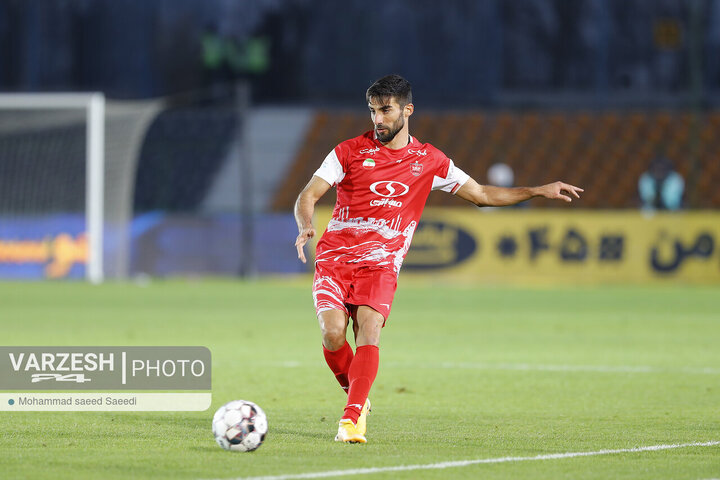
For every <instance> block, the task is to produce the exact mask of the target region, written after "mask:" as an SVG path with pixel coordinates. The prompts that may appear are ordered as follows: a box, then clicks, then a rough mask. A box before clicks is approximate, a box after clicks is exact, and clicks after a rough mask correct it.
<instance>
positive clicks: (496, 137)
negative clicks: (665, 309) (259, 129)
mask: <svg viewBox="0 0 720 480" xmlns="http://www.w3.org/2000/svg"><path fill="white" fill-rule="evenodd" d="M370 125H371V124H370V121H369V118H368V116H367V114H365V113H357V112H347V111H327V110H325V111H319V112H318V113H317V114H316V116H315V119H314V122H313V124H312V126H311V127H310V128H309V129H308V134H307V136H306V138H305V142H304V144H303V145H302V147H301V148H300V150H299V151H298V153H297V156H296V159H295V162H294V164H293V166H292V167H291V169H290V170H289V172H290V173H289V174H288V175H287V177H286V178H285V182H284V183H283V184H281V185H280V187H279V188H278V190H277V192H276V194H275V198H274V201H273V208H274V209H275V210H287V209H289V208H292V206H293V203H294V201H295V198H296V196H297V194H298V192H299V191H300V190H301V189H302V188H303V186H304V185H305V183H306V182H307V181H308V179H309V178H310V177H311V176H312V174H313V172H314V171H315V169H316V168H317V167H318V166H319V165H320V163H321V162H322V160H323V159H324V158H325V156H326V155H327V153H328V152H329V151H330V149H331V148H333V147H334V146H335V145H336V144H338V143H340V142H341V141H343V140H345V139H347V138H351V137H354V136H357V135H359V134H361V133H362V132H364V131H366V130H368V129H369V128H370ZM719 131H720V112H717V111H713V112H707V113H703V114H698V115H694V114H692V113H690V112H687V111H669V110H666V111H602V112H596V111H523V112H517V111H497V112H428V113H416V114H415V115H414V116H413V118H412V128H411V132H412V134H413V135H415V136H417V137H418V138H419V139H421V140H423V141H427V142H430V143H432V144H433V145H435V146H437V147H438V148H440V149H441V150H443V151H444V152H446V153H447V154H448V155H449V156H450V157H451V158H452V159H453V160H454V161H455V162H456V163H457V164H458V165H459V166H461V168H463V169H464V170H465V171H466V172H467V173H468V174H470V175H471V176H473V177H474V178H475V179H477V180H478V181H479V182H480V183H485V182H487V179H486V178H485V176H486V172H487V169H488V167H489V166H490V165H492V164H493V163H495V162H498V161H502V162H505V163H507V164H508V165H509V166H510V167H512V169H513V171H514V172H515V177H516V178H515V183H516V184H517V185H534V184H539V183H542V182H549V181H552V180H555V179H558V178H561V179H563V180H565V181H567V182H571V183H573V184H575V185H581V186H582V187H584V188H585V194H584V195H583V199H582V206H583V207H587V208H637V207H638V206H639V200H638V194H637V182H638V178H639V177H640V175H641V173H642V172H643V171H644V170H645V169H646V168H647V166H648V165H649V163H650V161H651V160H652V159H653V158H654V157H655V156H657V155H665V156H666V157H668V158H669V159H671V160H672V162H673V163H674V165H675V167H676V170H677V171H678V172H679V173H680V174H681V175H682V176H683V177H684V178H685V180H686V183H687V184H688V186H692V185H693V184H695V188H694V189H692V188H686V192H691V193H689V196H690V197H691V198H687V199H686V200H685V204H686V205H687V206H691V207H693V208H718V207H720V189H718V188H714V186H715V185H717V184H718V182H720V162H719V161H718V160H720V137H719V136H718V135H717V132H719ZM700 172H702V175H701V174H700ZM333 202H334V195H327V196H325V197H324V198H323V199H321V202H320V203H321V204H324V205H332V204H333ZM428 205H434V206H439V205H457V200H455V199H453V198H452V197H450V196H448V195H439V194H433V195H431V196H430V199H429V201H428ZM551 205H552V206H553V207H558V206H559V205H560V204H558V203H556V202H555V203H553V202H551V201H549V200H545V199H536V200H534V201H533V206H534V207H546V206H551Z"/></svg>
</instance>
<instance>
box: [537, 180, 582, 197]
mask: <svg viewBox="0 0 720 480" xmlns="http://www.w3.org/2000/svg"><path fill="white" fill-rule="evenodd" d="M584 191H585V190H583V189H582V188H580V187H576V186H575V185H570V184H569V183H563V182H555V183H548V184H547V185H543V186H542V187H540V195H542V196H543V197H545V198H550V199H553V200H555V199H557V200H565V201H566V202H572V198H571V197H570V195H572V196H574V197H575V198H580V193H579V192H584ZM565 194H567V195H565Z"/></svg>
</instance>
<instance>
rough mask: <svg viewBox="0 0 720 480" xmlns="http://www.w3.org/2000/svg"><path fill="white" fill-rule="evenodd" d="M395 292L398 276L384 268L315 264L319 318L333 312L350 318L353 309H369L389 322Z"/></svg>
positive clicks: (314, 288)
mask: <svg viewBox="0 0 720 480" xmlns="http://www.w3.org/2000/svg"><path fill="white" fill-rule="evenodd" d="M396 289H397V274H396V273H395V272H393V271H391V270H387V269H385V268H378V267H358V266H355V265H348V264H346V263H336V264H330V265H328V264H326V263H324V262H323V264H317V263H316V264H315V278H314V279H313V299H314V300H315V311H316V312H317V314H318V315H320V312H324V311H326V310H333V309H336V310H342V311H344V312H345V313H347V314H348V315H350V313H351V312H350V310H351V307H352V306H354V305H367V306H369V307H371V308H373V309H374V310H377V311H378V312H380V314H381V315H382V316H383V317H384V318H385V320H387V318H388V315H390V307H391V306H392V302H393V297H394V296H395V290H396Z"/></svg>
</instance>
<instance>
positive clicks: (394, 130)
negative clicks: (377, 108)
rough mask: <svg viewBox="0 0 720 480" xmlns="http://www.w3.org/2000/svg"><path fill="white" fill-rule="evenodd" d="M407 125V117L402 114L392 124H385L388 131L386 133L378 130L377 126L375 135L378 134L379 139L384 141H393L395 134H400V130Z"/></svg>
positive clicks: (384, 126)
mask: <svg viewBox="0 0 720 480" xmlns="http://www.w3.org/2000/svg"><path fill="white" fill-rule="evenodd" d="M404 126H405V117H403V116H402V115H400V118H398V119H397V120H395V122H394V123H393V124H392V125H390V126H387V125H383V126H382V127H383V128H386V129H387V131H386V132H385V133H382V134H381V133H379V132H378V131H377V127H375V136H377V139H378V140H380V141H381V142H382V143H388V142H391V141H392V139H393V138H395V135H397V134H398V132H399V131H400V130H402V128H403V127H404Z"/></svg>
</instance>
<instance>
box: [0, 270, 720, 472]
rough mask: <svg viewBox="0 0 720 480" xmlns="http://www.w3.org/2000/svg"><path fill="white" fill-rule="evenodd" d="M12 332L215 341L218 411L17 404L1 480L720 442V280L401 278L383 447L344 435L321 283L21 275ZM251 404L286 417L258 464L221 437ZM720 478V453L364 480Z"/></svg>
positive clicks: (125, 340) (383, 400) (256, 456)
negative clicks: (313, 286)
mask: <svg viewBox="0 0 720 480" xmlns="http://www.w3.org/2000/svg"><path fill="white" fill-rule="evenodd" d="M0 327H2V336H3V342H2V343H3V344H5V345H204V346H207V347H209V348H210V350H211V351H212V355H213V404H212V407H211V409H209V410H208V411H205V412H169V413H162V412H153V413H143V412H137V413H123V412H62V413H56V412H25V413H12V412H3V413H1V414H0V421H1V422H2V430H1V431H2V434H1V435H0V453H1V454H0V477H2V478H19V479H25V478H33V479H36V478H37V479H42V478H48V479H49V478H52V479H94V478H103V479H126V478H139V479H162V478H167V479H208V478H242V477H258V476H281V475H292V474H301V473H306V472H327V471H332V470H347V469H358V468H372V467H378V468H382V467H392V466H399V465H429V464H436V463H443V462H454V461H461V460H479V459H497V458H502V457H534V456H538V455H549V454H554V453H567V452H598V451H601V450H616V449H627V448H634V447H643V446H653V445H669V444H685V443H697V442H712V441H718V440H720V293H719V292H718V289H717V287H714V286H713V287H710V286H708V287H687V286H664V287H593V288H590V287H588V288H525V289H523V288H504V287H503V288H501V287H486V286H467V285H454V286H446V285H442V284H421V283H415V282H413V281H405V280H404V279H403V277H402V276H401V278H400V288H399V291H398V294H397V296H396V301H395V305H394V306H393V313H392V315H391V316H390V320H389V322H388V326H387V327H386V328H385V329H384V331H383V338H382V342H381V346H380V347H381V348H380V372H379V374H378V377H377V380H376V382H375V385H374V386H373V390H372V392H371V399H372V401H373V412H372V414H371V415H370V417H369V420H368V442H369V443H368V444H366V445H345V444H337V443H335V442H333V437H334V435H335V432H336V429H337V426H336V425H337V423H336V422H337V420H338V418H339V415H340V414H341V413H342V406H343V405H344V399H343V394H342V391H341V390H340V388H339V387H338V385H337V384H336V383H335V379H334V377H333V376H332V374H331V373H330V371H329V370H328V369H327V367H326V366H325V364H324V361H323V359H322V353H321V350H320V335H319V329H318V327H317V324H316V319H315V316H314V310H313V307H312V299H311V295H310V279H309V278H304V279H303V280H302V281H300V280H292V281H290V280H288V281H285V280H262V281H257V282H234V281H172V282H162V281H159V282H151V283H150V284H149V285H145V286H139V285H134V284H129V283H128V284H106V285H102V286H90V285H87V284H83V283H3V284H0ZM238 398H243V399H247V400H252V401H254V402H256V403H258V404H259V405H261V406H262V407H263V408H264V409H265V411H266V412H267V414H268V417H269V422H270V432H269V434H268V437H267V439H266V441H265V444H264V445H263V446H262V447H261V448H260V449H259V450H257V451H256V452H253V453H231V452H226V451H223V450H221V449H220V448H219V447H218V446H217V445H216V444H215V442H214V440H213V438H212V434H211V429H210V419H211V417H212V414H213V412H214V410H215V409H216V408H217V407H219V406H220V405H222V404H223V403H225V402H227V401H230V400H233V399H238ZM719 477H720V446H718V445H715V446H695V447H685V448H677V449H671V450H663V451H644V452H628V453H614V454H605V455H597V456H587V457H574V458H556V459H545V460H529V461H508V462H504V463H488V464H474V465H469V466H457V467H450V468H442V469H429V470H408V471H382V470H380V471H378V472H376V473H367V472H366V473H364V474H360V475H357V476H351V477H348V478H372V479H389V478H392V479H417V478H432V479H446V478H468V479H470V478H486V479H515V478H532V479H560V478H568V479H571V478H572V479H575V478H597V479H606V478H627V479H658V478H677V479H693V480H699V479H709V478H719ZM325 478H327V477H325ZM339 478H345V477H339Z"/></svg>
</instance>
